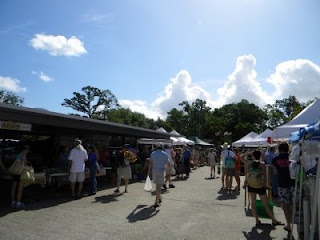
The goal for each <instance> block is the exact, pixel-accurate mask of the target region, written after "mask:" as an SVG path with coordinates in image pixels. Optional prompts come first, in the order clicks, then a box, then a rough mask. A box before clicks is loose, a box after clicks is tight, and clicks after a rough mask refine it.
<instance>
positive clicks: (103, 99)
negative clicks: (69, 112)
mask: <svg viewBox="0 0 320 240" xmlns="http://www.w3.org/2000/svg"><path fill="white" fill-rule="evenodd" d="M81 91H82V92H83V93H79V92H73V95H74V96H73V97H72V98H71V99H67V98H65V99H64V102H63V103H62V104H61V105H62V106H65V107H70V108H72V109H73V110H76V111H78V112H81V113H84V114H85V116H87V117H89V118H93V117H95V118H98V119H104V120H106V118H107V111H108V110H109V109H112V108H118V107H119V104H118V100H117V98H116V97H115V96H114V95H113V93H112V92H111V91H110V90H100V89H98V88H95V87H91V86H86V87H83V88H82V89H81Z"/></svg>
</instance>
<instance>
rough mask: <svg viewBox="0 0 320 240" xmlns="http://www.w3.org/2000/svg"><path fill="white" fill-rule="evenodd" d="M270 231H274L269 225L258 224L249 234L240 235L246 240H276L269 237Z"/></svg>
mask: <svg viewBox="0 0 320 240" xmlns="http://www.w3.org/2000/svg"><path fill="white" fill-rule="evenodd" d="M272 230H275V227H274V226H272V225H271V224H260V225H259V226H255V227H253V228H252V229H251V231H250V232H242V233H243V236H244V237H245V238H246V239H259V240H269V239H276V238H274V237H270V233H271V231H272Z"/></svg>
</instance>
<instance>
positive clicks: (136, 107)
mask: <svg viewBox="0 0 320 240" xmlns="http://www.w3.org/2000/svg"><path fill="white" fill-rule="evenodd" d="M119 104H120V105H121V106H122V107H125V108H129V109H130V110H131V111H133V112H140V113H143V114H144V115H145V116H147V117H148V118H153V119H157V118H158V117H160V115H159V113H158V112H156V111H154V110H153V109H152V108H149V107H148V104H147V102H145V101H141V100H133V101H131V100H119Z"/></svg>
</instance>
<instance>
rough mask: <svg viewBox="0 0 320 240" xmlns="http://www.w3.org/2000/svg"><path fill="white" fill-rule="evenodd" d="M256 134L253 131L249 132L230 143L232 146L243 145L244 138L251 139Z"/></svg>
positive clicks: (256, 134)
mask: <svg viewBox="0 0 320 240" xmlns="http://www.w3.org/2000/svg"><path fill="white" fill-rule="evenodd" d="M256 136H258V133H255V132H249V133H248V134H247V135H245V136H244V137H242V138H240V139H239V140H237V141H235V142H233V143H232V146H233V147H241V146H243V145H245V142H246V140H249V139H252V138H254V137H256Z"/></svg>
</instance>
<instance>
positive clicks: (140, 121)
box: [107, 108, 148, 128]
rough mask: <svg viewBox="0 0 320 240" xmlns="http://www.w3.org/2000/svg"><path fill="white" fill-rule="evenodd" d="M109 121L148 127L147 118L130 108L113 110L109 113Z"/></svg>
mask: <svg viewBox="0 0 320 240" xmlns="http://www.w3.org/2000/svg"><path fill="white" fill-rule="evenodd" d="M107 118H108V121H111V122H115V123H123V124H127V125H131V126H136V127H143V128H147V127H148V122H147V118H146V117H145V115H144V114H142V113H137V112H132V111H131V110H130V109H129V108H119V109H111V110H109V111H108V112H107Z"/></svg>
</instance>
